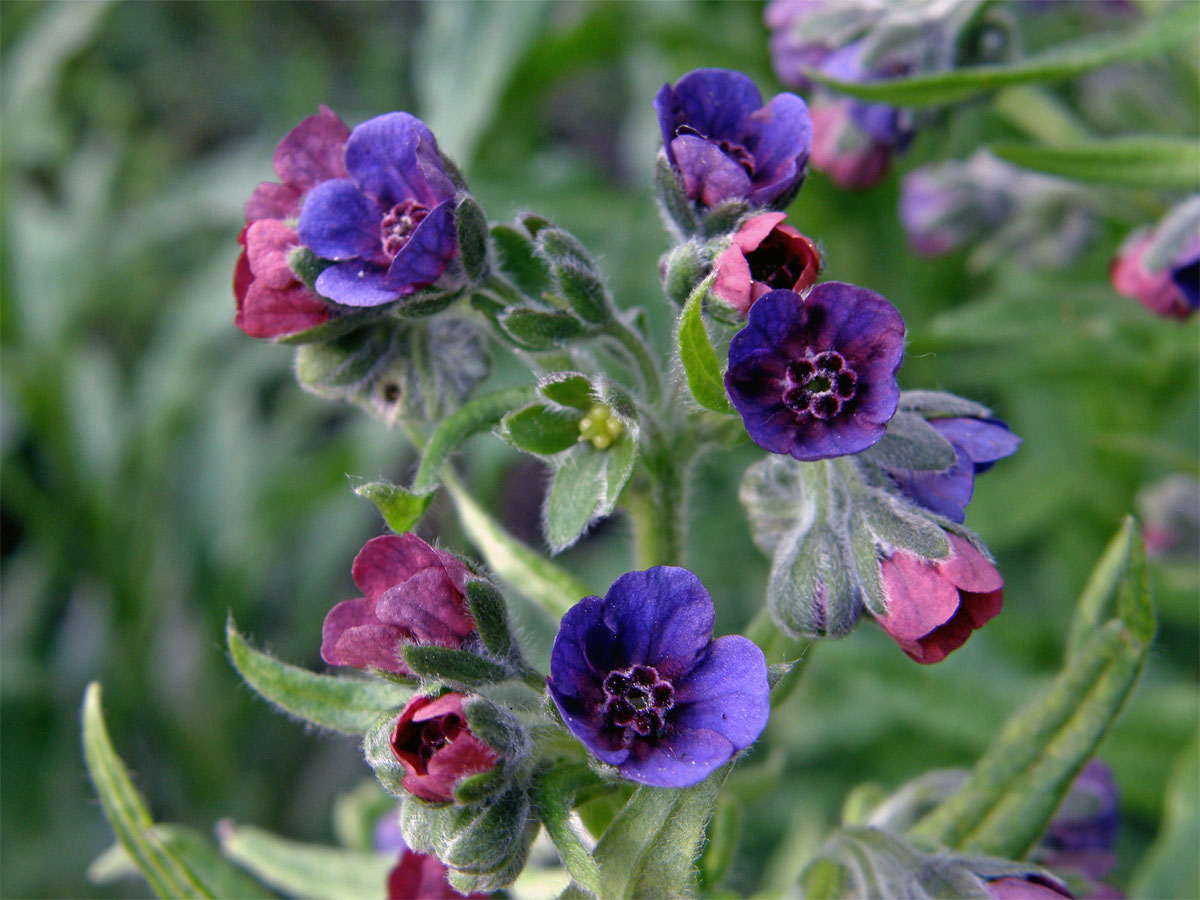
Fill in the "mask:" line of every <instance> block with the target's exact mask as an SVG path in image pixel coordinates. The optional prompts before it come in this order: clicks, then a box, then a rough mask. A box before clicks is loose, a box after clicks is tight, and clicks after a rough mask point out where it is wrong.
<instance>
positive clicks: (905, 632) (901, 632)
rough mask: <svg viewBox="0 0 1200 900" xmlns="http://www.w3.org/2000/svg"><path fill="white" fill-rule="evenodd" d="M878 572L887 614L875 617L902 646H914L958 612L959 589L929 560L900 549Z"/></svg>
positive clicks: (882, 563) (884, 561) (881, 563)
mask: <svg viewBox="0 0 1200 900" xmlns="http://www.w3.org/2000/svg"><path fill="white" fill-rule="evenodd" d="M879 569H880V577H881V578H882V580H883V591H884V598H885V600H886V602H887V615H886V616H877V617H876V618H877V619H878V620H879V624H880V625H882V626H883V629H884V631H886V632H887V633H888V634H890V635H891V636H892V637H893V638H895V639H896V640H897V641H898V642H899V643H900V645H901V646H905V645H908V644H914V643H915V642H916V641H917V640H918V639H919V638H922V637H924V636H925V635H927V634H929V633H930V632H931V631H933V630H934V629H935V628H937V627H938V626H939V625H942V624H945V623H946V622H948V621H949V620H950V618H951V617H952V616H953V615H954V613H955V612H957V611H958V606H959V595H958V589H957V588H956V587H955V586H954V585H953V584H952V583H951V581H950V579H949V578H947V577H945V576H944V575H943V574H942V573H941V572H940V571H939V570H938V567H937V565H935V564H934V563H932V562H930V561H929V560H926V559H922V558H921V557H919V556H916V555H914V554H912V553H907V552H905V551H903V550H897V551H896V552H895V553H893V554H892V555H891V556H890V557H889V558H887V559H885V560H883V561H882V562H880V564H879ZM906 649H907V648H906Z"/></svg>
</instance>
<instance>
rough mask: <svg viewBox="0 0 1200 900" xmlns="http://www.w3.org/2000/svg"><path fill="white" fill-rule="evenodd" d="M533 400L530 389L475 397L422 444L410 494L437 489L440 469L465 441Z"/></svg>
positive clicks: (512, 389)
mask: <svg viewBox="0 0 1200 900" xmlns="http://www.w3.org/2000/svg"><path fill="white" fill-rule="evenodd" d="M534 399H535V397H534V393H533V389H532V388H525V387H516V388H505V389H504V390H500V391H496V392H495V393H491V394H485V395H484V396H482V397H476V398H475V399H474V400H472V401H471V402H470V403H468V404H466V405H465V406H463V407H462V408H461V409H459V410H458V411H457V412H455V413H454V414H452V415H451V416H449V417H448V418H447V419H445V420H444V421H443V422H442V424H441V425H439V426H438V427H437V429H436V430H435V431H434V432H433V434H432V435H431V436H430V438H429V442H428V443H427V444H426V445H425V452H424V454H422V456H421V465H420V466H419V467H418V468H417V474H416V476H415V477H414V478H413V483H412V492H413V493H414V494H427V493H429V492H430V491H432V490H433V489H434V488H436V487H437V485H438V475H439V473H440V472H441V470H442V466H444V465H445V464H446V461H447V460H448V459H449V458H450V454H451V453H453V452H454V451H455V450H457V449H458V448H459V447H460V446H461V445H462V443H463V442H464V441H465V440H466V439H467V438H469V437H470V436H471V435H473V434H477V433H478V432H480V431H486V430H487V429H489V428H493V427H495V426H496V424H497V423H498V422H499V421H500V419H501V418H502V417H503V416H504V415H505V414H506V413H508V412H509V411H511V410H513V409H517V408H519V407H522V406H526V405H528V404H529V403H530V402H531V401H533V400H534Z"/></svg>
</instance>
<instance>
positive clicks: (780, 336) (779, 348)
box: [725, 281, 904, 460]
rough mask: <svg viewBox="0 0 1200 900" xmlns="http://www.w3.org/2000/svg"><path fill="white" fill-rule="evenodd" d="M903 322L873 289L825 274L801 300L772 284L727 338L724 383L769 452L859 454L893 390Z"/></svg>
mask: <svg viewBox="0 0 1200 900" xmlns="http://www.w3.org/2000/svg"><path fill="white" fill-rule="evenodd" d="M903 356H904V320H903V319H902V318H901V317H900V313H898V312H897V311H896V308H895V307H894V306H892V304H890V303H888V302H887V300H885V299H883V297H881V296H879V295H878V294H876V293H875V292H874V291H869V290H867V289H866V288H860V287H856V286H854V285H852V284H844V283H842V282H838V281H827V282H824V283H823V284H818V285H817V286H816V287H814V288H813V289H812V290H811V291H810V292H809V294H808V296H807V297H805V298H804V299H801V298H800V295H799V294H796V293H795V292H793V291H788V290H779V291H771V292H770V293H768V294H764V295H763V296H762V297H760V298H759V299H758V300H757V301H756V302H755V303H754V305H753V306H752V307H751V308H750V318H749V321H748V323H747V325H746V327H745V328H743V329H742V330H741V331H739V332H738V333H737V334H736V335H734V338H733V340H732V341H731V342H730V344H729V371H728V372H727V373H726V374H725V389H726V390H727V391H728V392H729V398H730V400H732V401H733V405H734V407H736V408H737V411H738V412H739V413H741V415H742V420H743V421H744V422H745V424H746V431H748V432H749V433H750V437H751V438H753V440H754V442H755V443H756V444H758V445H759V446H760V447H765V448H766V449H768V450H770V451H771V452H772V453H790V454H791V455H792V456H794V457H795V458H796V459H800V460H814V459H828V458H829V457H833V456H843V455H845V454H847V453H857V452H859V451H860V450H865V449H866V448H867V447H870V446H871V445H872V444H874V443H875V442H876V441H878V440H879V439H880V438H881V437H883V435H884V432H885V431H886V426H887V423H888V420H890V419H891V418H892V416H893V415H894V414H895V412H896V405H897V403H898V402H899V399H900V388H899V386H898V385H897V384H896V370H897V369H899V368H900V360H901V359H902V358H903Z"/></svg>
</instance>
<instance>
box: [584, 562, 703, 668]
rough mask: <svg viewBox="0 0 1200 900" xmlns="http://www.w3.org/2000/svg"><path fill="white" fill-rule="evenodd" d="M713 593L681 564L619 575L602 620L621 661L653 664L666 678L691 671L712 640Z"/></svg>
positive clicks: (607, 595) (611, 588) (623, 664)
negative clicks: (614, 639) (611, 634)
mask: <svg viewBox="0 0 1200 900" xmlns="http://www.w3.org/2000/svg"><path fill="white" fill-rule="evenodd" d="M715 615H716V613H715V610H714V609H713V602H712V598H711V597H710V596H709V594H708V591H706V590H705V589H704V585H703V584H701V583H700V579H699V578H697V577H696V576H695V575H693V574H692V573H691V572H689V571H688V570H687V569H682V568H679V567H678V566H654V567H653V568H651V569H647V570H646V571H644V572H628V573H626V574H624V575H622V576H621V577H620V578H618V579H617V580H616V581H615V582H614V583H613V586H612V587H610V588H609V589H608V593H607V594H606V595H605V598H604V623H605V624H606V625H607V626H608V628H609V629H610V630H611V631H612V632H613V633H614V634H615V635H616V638H617V643H618V646H619V648H620V650H619V655H620V657H621V658H620V659H619V660H618V662H619V665H620V666H627V665H632V664H635V663H643V664H645V665H649V666H654V667H655V668H656V669H657V670H658V672H659V674H660V675H661V676H662V677H663V678H667V679H674V678H677V677H679V676H680V675H682V674H683V673H684V672H686V671H688V670H689V669H690V668H691V667H692V664H693V662H694V661H695V659H696V657H697V655H699V654H700V653H701V652H702V651H703V650H704V648H705V647H707V646H708V643H709V641H711V640H712V629H713V619H714V618H715Z"/></svg>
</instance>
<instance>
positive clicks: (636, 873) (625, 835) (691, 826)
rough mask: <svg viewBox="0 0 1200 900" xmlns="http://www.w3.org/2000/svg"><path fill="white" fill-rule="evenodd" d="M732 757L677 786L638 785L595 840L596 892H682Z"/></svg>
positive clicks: (690, 886) (692, 876)
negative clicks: (694, 781) (689, 782)
mask: <svg viewBox="0 0 1200 900" xmlns="http://www.w3.org/2000/svg"><path fill="white" fill-rule="evenodd" d="M732 768H733V765H732V763H727V764H726V765H724V766H721V768H719V769H717V770H716V771H715V772H713V773H712V774H711V775H709V776H708V778H706V779H704V781H701V782H700V783H699V784H697V785H693V786H692V787H689V788H684V789H682V790H678V789H674V788H657V787H649V786H642V787H639V788H638V789H637V791H635V792H634V795H633V796H632V797H631V798H630V800H629V802H628V803H627V804H625V808H624V809H622V810H621V812H620V813H618V814H617V817H616V818H615V819H614V820H613V823H612V824H611V825H610V826H609V827H608V830H607V831H605V832H604V835H603V836H602V837H601V838H600V841H599V843H597V844H596V849H595V852H594V853H593V856H594V857H595V860H596V862H597V863H598V864H599V866H600V891H599V894H598V896H600V897H604V898H610V897H685V896H688V895H689V894H691V893H692V892H693V890H694V887H695V883H696V874H697V872H696V857H697V856H698V855H699V853H700V845H701V843H702V842H703V840H704V830H705V827H706V826H707V825H708V820H709V817H710V816H712V812H713V807H714V806H715V805H716V802H717V796H718V795H719V794H720V791H721V785H722V784H724V783H725V779H726V777H728V775H729V771H730V769H732Z"/></svg>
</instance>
